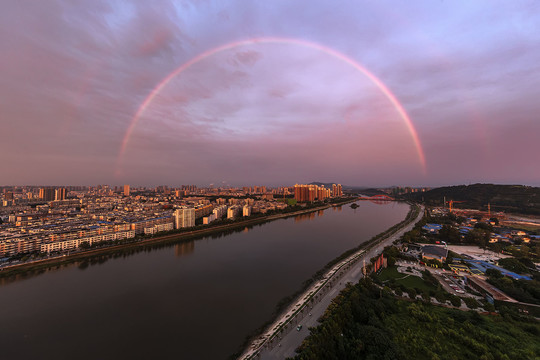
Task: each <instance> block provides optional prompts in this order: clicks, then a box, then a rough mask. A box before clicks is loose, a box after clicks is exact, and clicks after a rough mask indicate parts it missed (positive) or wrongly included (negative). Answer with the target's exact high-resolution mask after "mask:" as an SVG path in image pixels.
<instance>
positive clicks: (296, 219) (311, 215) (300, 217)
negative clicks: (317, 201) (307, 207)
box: [294, 212, 315, 223]
mask: <svg viewBox="0 0 540 360" xmlns="http://www.w3.org/2000/svg"><path fill="white" fill-rule="evenodd" d="M313 219H315V212H310V213H308V214H300V215H296V216H295V217H294V222H295V223H300V222H302V221H305V220H313Z"/></svg>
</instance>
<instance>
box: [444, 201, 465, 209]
mask: <svg viewBox="0 0 540 360" xmlns="http://www.w3.org/2000/svg"><path fill="white" fill-rule="evenodd" d="M462 202H465V201H454V200H450V201H448V210H449V211H450V212H452V207H453V206H454V203H462Z"/></svg>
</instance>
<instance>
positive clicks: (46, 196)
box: [39, 187, 56, 201]
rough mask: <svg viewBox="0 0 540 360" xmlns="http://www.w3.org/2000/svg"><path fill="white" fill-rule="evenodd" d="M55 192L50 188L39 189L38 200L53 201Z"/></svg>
mask: <svg viewBox="0 0 540 360" xmlns="http://www.w3.org/2000/svg"><path fill="white" fill-rule="evenodd" d="M55 196H56V192H55V190H54V188H52V187H46V188H40V189H39V198H40V199H41V200H43V201H54V198H55Z"/></svg>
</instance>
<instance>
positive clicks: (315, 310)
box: [254, 208, 424, 360]
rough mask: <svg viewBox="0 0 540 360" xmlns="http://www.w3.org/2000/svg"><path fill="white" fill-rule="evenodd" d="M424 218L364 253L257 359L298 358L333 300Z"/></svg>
mask: <svg viewBox="0 0 540 360" xmlns="http://www.w3.org/2000/svg"><path fill="white" fill-rule="evenodd" d="M423 214H424V211H423V208H422V209H421V211H420V213H419V214H418V216H417V218H416V219H415V220H414V221H412V222H411V223H410V224H409V225H407V226H405V227H404V228H402V229H401V230H399V231H398V232H396V233H395V234H394V235H392V236H390V237H388V238H386V239H384V240H382V241H381V242H380V243H378V244H377V245H375V246H373V247H372V248H371V249H370V250H368V251H367V252H366V253H364V254H363V255H362V256H361V257H360V258H359V260H358V261H356V262H354V263H352V264H351V265H348V266H346V267H345V268H344V269H343V271H342V274H341V275H338V276H336V279H333V280H331V281H329V282H328V284H327V285H326V286H325V287H324V289H323V290H321V293H320V295H319V296H317V297H316V299H315V301H314V302H313V303H312V304H310V305H308V306H307V307H306V308H305V310H304V311H300V312H299V313H298V314H297V315H296V316H295V317H294V318H293V320H292V321H291V322H290V323H289V325H288V326H286V327H285V329H284V331H283V332H282V333H281V335H280V336H278V337H276V338H275V339H274V340H272V341H271V342H269V343H267V344H265V345H264V347H263V349H262V350H261V351H260V352H259V354H258V355H256V356H255V357H254V359H261V360H278V359H279V360H281V359H286V358H288V357H292V356H294V355H295V354H296V353H295V350H296V348H298V346H300V344H301V343H302V341H303V340H304V338H306V337H307V336H308V335H309V328H310V327H314V326H317V325H318V319H319V318H320V317H321V316H322V315H323V314H324V312H325V310H326V309H327V308H328V306H329V305H330V303H331V302H332V300H333V299H334V298H335V297H336V296H337V295H338V294H339V293H340V291H341V290H343V289H344V288H345V285H346V284H347V283H348V282H351V283H353V284H354V283H357V282H358V281H359V280H360V278H361V277H362V267H363V263H364V260H365V262H366V264H369V259H371V258H372V257H375V256H376V255H378V254H380V253H381V251H382V249H384V247H385V246H388V245H390V244H392V242H393V241H394V240H397V239H398V238H400V237H401V236H402V235H403V234H404V233H405V232H407V231H409V230H411V229H412V228H413V227H414V224H415V223H416V222H418V221H419V220H420V219H421V218H422V216H423ZM299 325H301V326H302V328H301V329H300V330H297V326H299Z"/></svg>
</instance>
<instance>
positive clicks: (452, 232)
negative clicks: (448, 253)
mask: <svg viewBox="0 0 540 360" xmlns="http://www.w3.org/2000/svg"><path fill="white" fill-rule="evenodd" d="M439 238H440V239H441V240H443V241H446V242H448V243H457V242H459V239H460V235H459V230H458V229H456V228H455V227H453V226H450V225H443V227H442V229H441V230H440V231H439Z"/></svg>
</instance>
